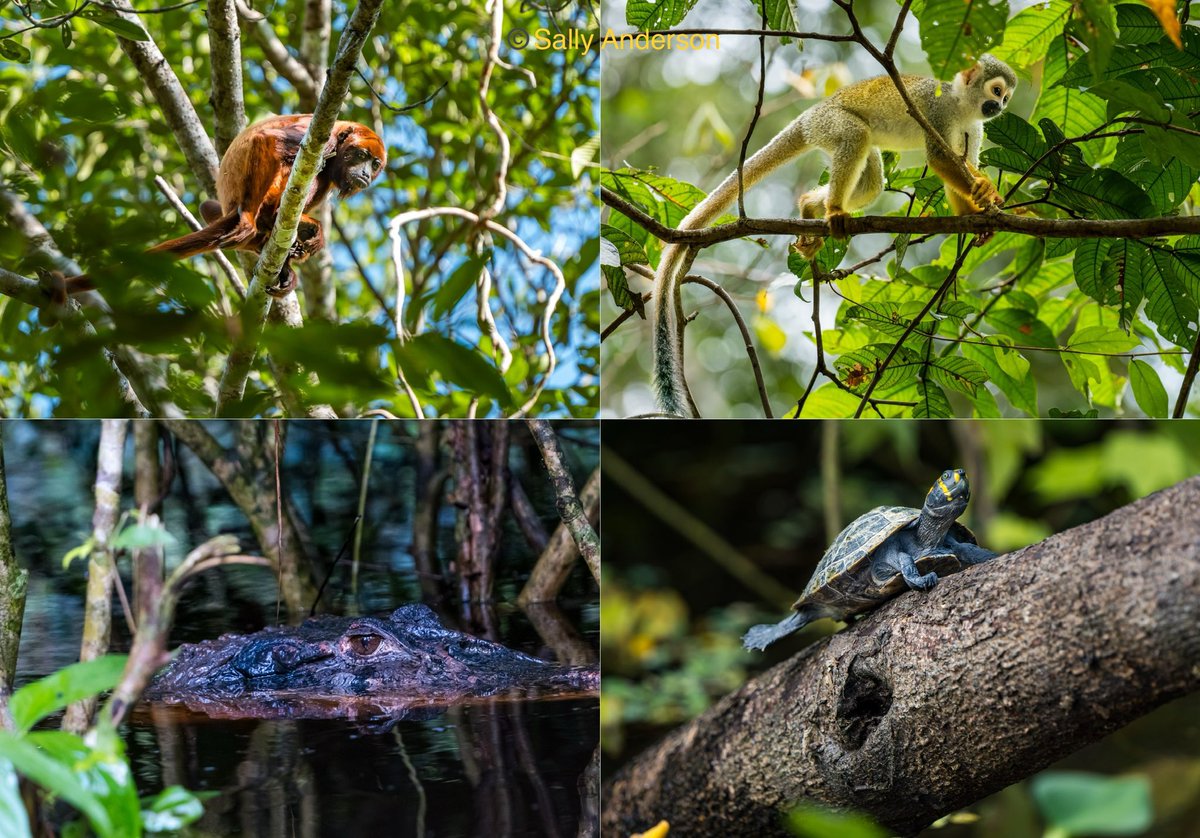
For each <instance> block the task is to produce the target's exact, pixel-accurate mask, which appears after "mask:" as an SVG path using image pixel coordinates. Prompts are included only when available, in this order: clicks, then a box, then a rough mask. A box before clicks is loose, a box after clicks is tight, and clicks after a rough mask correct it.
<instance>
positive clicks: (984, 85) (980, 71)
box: [959, 55, 1017, 120]
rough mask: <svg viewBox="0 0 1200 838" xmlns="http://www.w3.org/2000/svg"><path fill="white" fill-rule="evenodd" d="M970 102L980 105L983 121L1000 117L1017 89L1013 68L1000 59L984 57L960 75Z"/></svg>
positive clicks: (989, 56)
mask: <svg viewBox="0 0 1200 838" xmlns="http://www.w3.org/2000/svg"><path fill="white" fill-rule="evenodd" d="M959 77H960V78H961V80H962V85H963V87H964V88H965V89H966V90H967V91H968V94H969V97H968V101H970V102H971V103H973V104H974V103H978V108H979V115H980V116H981V117H982V118H983V119H985V120H986V119H991V118H992V117H994V116H999V115H1000V112H1001V111H1003V110H1004V108H1005V107H1006V106H1007V105H1008V100H1009V99H1010V98H1012V94H1013V91H1014V90H1016V89H1017V76H1016V74H1015V73H1013V71H1012V68H1011V67H1009V66H1008V65H1007V64H1005V63H1004V62H1003V61H1001V60H1000V59H998V58H994V57H993V56H991V55H982V56H980V57H979V60H978V61H977V62H975V66H973V67H970V68H968V69H966V70H963V71H962V72H961V73H959Z"/></svg>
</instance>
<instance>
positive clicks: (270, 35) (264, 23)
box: [235, 0, 319, 102]
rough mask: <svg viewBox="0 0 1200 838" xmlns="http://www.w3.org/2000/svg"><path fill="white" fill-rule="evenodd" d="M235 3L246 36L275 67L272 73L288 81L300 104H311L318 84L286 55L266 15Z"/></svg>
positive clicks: (242, 4) (302, 67) (238, 0)
mask: <svg viewBox="0 0 1200 838" xmlns="http://www.w3.org/2000/svg"><path fill="white" fill-rule="evenodd" d="M235 3H236V5H237V11H238V16H239V17H241V19H242V22H243V23H244V24H245V26H246V29H247V30H248V31H249V33H250V37H252V38H253V39H254V41H255V43H257V44H258V46H259V48H260V49H262V51H263V57H265V58H266V59H267V63H268V64H270V65H271V66H272V67H274V68H275V72H277V73H279V75H281V76H283V77H284V78H285V79H287V80H288V81H289V82H291V85H292V87H294V88H295V89H296V93H297V95H298V96H299V97H300V101H301V102H305V101H308V102H315V101H316V100H317V91H318V89H319V85H318V84H317V83H316V82H314V81H313V77H312V74H311V73H309V72H308V70H307V69H306V68H305V67H304V65H303V64H301V63H300V62H299V61H297V60H296V59H295V58H293V57H292V54H291V53H290V52H288V50H287V47H286V46H284V43H283V41H281V40H279V36H278V35H276V34H275V28H274V27H273V26H271V22H270V21H269V20H268V19H267V17H266V15H260V14H259V13H258V12H255V11H253V10H252V9H250V8H249V7H248V6H247V5H246V4H245V3H243V2H241V0H235Z"/></svg>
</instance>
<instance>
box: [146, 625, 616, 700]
mask: <svg viewBox="0 0 1200 838" xmlns="http://www.w3.org/2000/svg"><path fill="white" fill-rule="evenodd" d="M599 686H600V673H599V671H598V670H597V669H596V668H592V667H572V666H562V665H560V664H556V663H550V662H549V661H544V660H541V659H539V658H535V657H531V656H529V655H526V654H523V653H521V652H516V651H513V650H512V649H509V648H506V647H504V646H501V645H500V644H498V643H492V642H491V641H488V640H482V639H480V638H478V637H473V636H471V635H469V634H463V633H462V632H459V631H454V630H452V629H448V628H446V627H445V626H443V625H442V623H441V621H439V620H438V618H437V615H435V614H434V613H433V611H432V610H431V609H430V608H428V607H427V606H425V605H420V604H416V605H404V606H401V607H400V608H397V609H396V610H395V611H393V612H392V613H391V614H390V615H388V616H387V617H330V616H322V617H313V618H311V619H308V620H305V621H304V622H303V623H301V624H300V625H299V626H294V627H289V626H277V627H272V628H266V629H263V630H262V631H258V632H255V633H253V634H225V635H222V636H221V637H219V638H217V639H216V640H205V641H203V642H201V643H185V644H184V645H182V646H180V647H179V650H178V652H177V654H176V655H175V657H174V659H173V660H172V661H171V662H170V663H169V664H168V665H167V666H166V667H165V668H164V669H163V670H162V671H161V672H159V673H158V675H156V676H155V678H154V680H153V681H151V683H150V686H149V687H148V688H147V689H146V693H145V698H146V699H148V700H150V701H161V702H167V703H171V704H183V705H185V706H187V707H188V708H190V709H193V710H198V711H201V712H204V713H206V714H208V715H210V716H220V717H245V718H249V717H259V718H266V717H276V718H278V717H331V716H353V717H359V718H362V717H377V716H380V715H384V716H391V717H392V718H398V717H401V716H403V715H407V714H408V712H409V711H411V710H412V709H413V708H418V707H437V706H444V705H447V704H451V703H459V702H465V701H470V700H471V699H474V698H481V697H485V696H496V695H504V696H511V697H541V696H572V695H576V696H578V695H585V694H595V693H596V692H597V691H598V690H599Z"/></svg>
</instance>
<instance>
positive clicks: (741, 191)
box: [737, 2, 770, 415]
mask: <svg viewBox="0 0 1200 838" xmlns="http://www.w3.org/2000/svg"><path fill="white" fill-rule="evenodd" d="M759 9H760V10H761V12H762V24H763V28H764V29H765V28H766V26H767V4H766V3H765V2H764V3H760V4H759ZM766 87H767V36H766V35H763V36H761V37H759V39H758V97H757V98H756V99H755V102H754V112H753V113H751V114H750V124H749V125H748V126H747V127H746V133H745V134H744V135H743V136H742V147H741V149H740V150H739V151H738V164H737V179H738V195H737V208H738V218H745V217H746V184H745V177H744V174H743V170H744V169H745V167H746V154H747V152H748V151H749V148H750V138H751V137H752V136H754V127H755V126H756V125H758V119H759V117H760V116H761V115H762V108H763V98H764V96H765V91H766ZM768 415H770V412H769V411H768Z"/></svg>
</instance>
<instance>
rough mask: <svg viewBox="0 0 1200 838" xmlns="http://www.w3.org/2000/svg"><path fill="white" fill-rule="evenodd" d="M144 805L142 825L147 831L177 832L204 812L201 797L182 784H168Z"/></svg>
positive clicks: (144, 802)
mask: <svg viewBox="0 0 1200 838" xmlns="http://www.w3.org/2000/svg"><path fill="white" fill-rule="evenodd" d="M142 806H143V808H142V827H143V828H144V829H145V830H146V831H147V832H177V831H179V830H181V829H183V828H184V827H185V826H187V825H188V824H190V823H194V822H195V821H197V820H199V819H200V816H201V815H203V814H204V805H203V804H202V803H201V802H200V799H199V798H197V797H196V795H194V794H192V793H191V792H190V791H188V790H187V789H185V788H183V787H182V786H168V787H167V788H165V789H163V790H162V791H160V792H159V793H158V794H156V795H155V796H154V797H152V798H150V799H149V800H146V801H143V802H142Z"/></svg>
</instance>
